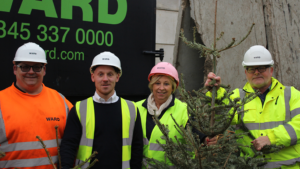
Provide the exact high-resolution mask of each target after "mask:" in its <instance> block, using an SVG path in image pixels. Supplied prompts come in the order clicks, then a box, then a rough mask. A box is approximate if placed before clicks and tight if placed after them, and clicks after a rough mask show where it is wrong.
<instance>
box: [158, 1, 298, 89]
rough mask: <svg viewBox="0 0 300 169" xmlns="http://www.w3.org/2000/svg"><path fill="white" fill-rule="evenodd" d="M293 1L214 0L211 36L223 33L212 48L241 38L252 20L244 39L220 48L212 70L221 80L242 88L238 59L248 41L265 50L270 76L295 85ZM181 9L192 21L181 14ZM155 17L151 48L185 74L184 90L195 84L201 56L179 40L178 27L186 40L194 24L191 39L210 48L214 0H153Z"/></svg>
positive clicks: (295, 10)
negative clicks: (270, 63) (269, 56)
mask: <svg viewBox="0 0 300 169" xmlns="http://www.w3.org/2000/svg"><path fill="white" fill-rule="evenodd" d="M190 3H191V4H190ZM299 6H300V2H299V1H298V0H289V1H286V0H249V1H240V0H226V1H218V10H217V35H219V34H220V33H221V32H224V36H223V37H222V38H221V39H220V40H219V41H218V43H217V48H218V49H221V48H223V47H225V46H226V45H228V44H229V43H230V42H231V41H232V38H235V40H236V42H238V41H240V40H241V39H243V37H244V36H245V35H246V34H247V33H248V31H249V28H250V27H251V25H252V23H255V26H254V28H253V30H252V32H251V34H250V35H249V37H248V38H247V39H246V40H245V41H243V42H242V43H241V44H240V45H239V46H237V47H235V48H232V49H229V50H226V51H224V52H221V53H220V54H221V58H219V59H218V64H217V72H216V73H217V75H220V76H221V77H222V79H223V80H222V83H223V84H229V85H230V86H231V87H232V88H237V87H238V88H241V87H243V85H244V84H245V83H246V82H247V80H246V78H245V74H244V68H243V67H242V64H241V63H242V61H243V56H244V53H245V52H246V51H247V50H248V49H249V47H251V46H253V45H263V46H265V47H266V48H267V49H268V50H269V51H270V52H271V54H272V56H273V60H274V62H275V64H274V74H273V76H274V77H275V78H277V79H279V81H281V82H282V83H283V84H284V85H289V86H295V87H296V88H297V89H300V74H299V71H300V67H299V64H300V59H299V47H300V38H299V37H300V31H299V30H300V29H299V25H300V11H299ZM187 12H189V13H190V16H189V17H190V18H192V21H193V22H194V23H192V22H191V20H190V19H189V17H187ZM156 16H157V25H156V48H157V49H159V48H164V49H165V59H164V61H166V62H170V63H172V64H173V65H174V66H176V68H177V70H178V71H179V73H184V74H185V82H186V83H187V86H186V87H187V88H188V90H191V89H198V88H200V87H201V86H203V78H204V77H205V76H206V74H205V73H204V72H203V66H204V64H203V60H201V59H199V58H197V56H198V57H199V55H197V52H196V53H195V51H194V49H189V48H187V47H186V46H184V44H182V43H181V40H179V38H178V37H179V31H180V29H181V28H183V29H184V31H185V34H186V37H187V38H188V40H192V34H191V33H192V27H193V26H196V27H197V31H198V33H199V34H198V35H197V36H198V37H199V40H197V41H198V42H199V43H202V44H204V45H205V46H207V47H211V46H212V43H213V39H214V38H213V30H214V29H213V27H214V16H215V0H157V15H156ZM197 59H199V61H198V60H197ZM156 62H157V63H158V62H159V59H157V60H156ZM199 78H202V80H199Z"/></svg>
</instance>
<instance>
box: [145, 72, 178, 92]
mask: <svg viewBox="0 0 300 169" xmlns="http://www.w3.org/2000/svg"><path fill="white" fill-rule="evenodd" d="M163 76H166V77H168V78H169V79H170V80H171V84H172V89H173V91H172V93H174V92H175V91H176V88H177V84H176V82H175V80H174V78H173V77H171V76H167V75H154V76H152V77H151V79H150V82H149V84H148V87H149V89H150V91H151V92H152V91H153V84H154V83H156V82H157V81H158V80H159V79H160V78H161V77H163Z"/></svg>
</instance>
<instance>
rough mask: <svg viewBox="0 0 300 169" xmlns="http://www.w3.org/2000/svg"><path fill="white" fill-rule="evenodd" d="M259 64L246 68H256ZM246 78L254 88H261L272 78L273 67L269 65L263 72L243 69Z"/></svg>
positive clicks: (266, 85) (267, 85)
mask: <svg viewBox="0 0 300 169" xmlns="http://www.w3.org/2000/svg"><path fill="white" fill-rule="evenodd" d="M258 67H260V66H251V67H248V68H258ZM245 74H246V78H247V80H248V82H249V83H250V85H251V86H252V87H253V88H255V89H261V88H264V87H269V85H270V84H271V82H272V80H271V78H272V75H273V67H269V68H267V69H266V71H265V72H262V73H260V72H259V71H258V70H257V69H255V72H254V73H248V72H247V70H245Z"/></svg>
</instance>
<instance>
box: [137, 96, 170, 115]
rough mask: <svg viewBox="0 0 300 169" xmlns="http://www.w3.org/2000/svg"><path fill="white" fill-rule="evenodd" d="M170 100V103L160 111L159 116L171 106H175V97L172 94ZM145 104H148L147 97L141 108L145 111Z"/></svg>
mask: <svg viewBox="0 0 300 169" xmlns="http://www.w3.org/2000/svg"><path fill="white" fill-rule="evenodd" d="M172 96H173V97H172V100H171V102H170V104H169V105H168V106H167V107H166V108H165V109H164V110H163V111H162V113H161V114H163V112H164V111H165V110H168V109H169V108H170V107H172V106H174V104H175V95H174V94H172ZM147 103H148V97H147V99H146V100H145V101H144V102H143V104H142V106H143V107H144V108H145V109H147Z"/></svg>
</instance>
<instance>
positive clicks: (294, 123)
mask: <svg viewBox="0 0 300 169" xmlns="http://www.w3.org/2000/svg"><path fill="white" fill-rule="evenodd" d="M273 64H274V61H273V60H272V56H271V54H270V52H269V51H268V50H267V49H266V48H265V47H263V46H260V45H255V46H252V47H251V48H250V49H249V50H248V51H247V52H246V53H245V55H244V61H243V63H242V65H243V66H244V67H245V75H246V78H247V80H248V82H247V83H246V85H245V86H244V88H243V89H235V90H234V91H233V92H234V94H233V95H232V98H237V97H240V98H244V97H245V96H247V95H249V94H250V93H254V92H255V91H256V90H258V91H259V92H260V93H261V94H260V95H258V97H256V98H255V99H253V100H252V101H250V102H249V103H247V104H245V105H244V106H243V107H242V109H243V110H248V111H247V112H246V113H241V114H239V115H237V116H236V117H235V118H234V119H233V122H232V124H236V126H237V130H236V132H237V133H240V132H244V130H245V129H244V130H243V128H245V127H246V129H247V130H249V132H250V134H251V135H252V137H254V139H252V138H251V137H249V136H244V137H243V138H242V139H241V140H239V142H241V143H243V144H244V145H249V146H250V145H251V144H252V145H253V146H254V147H255V149H256V150H258V151H260V150H261V149H262V148H263V147H264V146H265V145H284V146H285V148H283V149H282V150H280V151H279V152H278V153H270V154H264V157H265V158H267V159H268V160H267V162H268V163H267V164H266V165H265V166H264V167H265V168H300V163H299V162H300V153H299V152H300V144H299V143H300V115H299V114H300V92H299V91H298V90H296V89H295V88H294V87H290V86H284V85H282V84H281V83H280V82H279V81H278V80H277V79H275V78H273V77H272V74H273V69H274V68H273ZM212 79H216V81H217V83H216V84H214V85H216V86H218V84H220V82H221V78H220V77H219V76H216V75H215V74H213V73H212V72H211V73H209V74H208V78H207V81H206V83H205V86H210V85H209V83H210V82H211V80H212ZM217 92H218V97H222V94H223V93H224V92H225V90H224V89H223V88H219V89H218V91H217ZM241 152H242V154H241V155H243V156H253V155H254V152H253V151H252V150H251V149H250V148H246V147H243V148H242V151H241Z"/></svg>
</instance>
